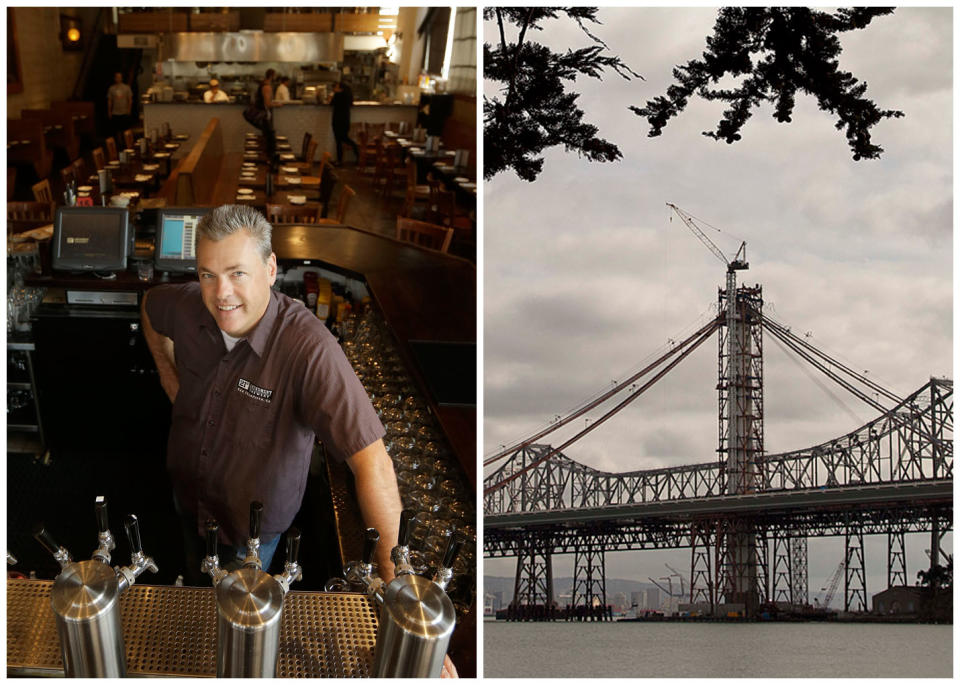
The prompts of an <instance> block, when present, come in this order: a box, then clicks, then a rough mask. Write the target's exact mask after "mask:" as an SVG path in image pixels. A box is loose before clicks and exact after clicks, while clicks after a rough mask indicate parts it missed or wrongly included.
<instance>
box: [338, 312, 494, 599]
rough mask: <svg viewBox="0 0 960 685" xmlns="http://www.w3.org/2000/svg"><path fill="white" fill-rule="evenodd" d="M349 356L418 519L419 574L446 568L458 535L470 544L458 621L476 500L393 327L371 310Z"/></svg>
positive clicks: (348, 339)
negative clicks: (449, 546) (445, 555)
mask: <svg viewBox="0 0 960 685" xmlns="http://www.w3.org/2000/svg"><path fill="white" fill-rule="evenodd" d="M345 324H346V325H344V327H343V330H344V338H343V348H344V352H345V353H346V355H347V359H349V360H350V363H351V364H352V365H353V368H354V371H356V374H357V376H358V377H359V378H360V381H361V382H362V383H363V385H364V387H365V388H366V390H367V393H368V394H369V395H370V399H371V401H372V402H373V406H374V408H375V409H376V410H377V413H378V414H379V415H380V420H381V421H382V422H383V425H384V426H385V427H386V429H387V435H386V437H385V438H384V443H385V444H386V447H387V452H388V453H389V454H390V456H391V457H392V459H393V468H394V471H395V472H396V474H397V485H398V486H399V489H400V498H401V499H402V500H403V507H404V509H413V510H415V511H417V512H419V513H418V514H417V516H416V518H415V519H414V520H412V521H411V522H410V526H411V528H410V550H411V552H410V558H411V563H412V565H413V567H414V569H415V570H416V572H417V573H418V574H424V575H431V574H432V569H433V568H436V567H437V566H439V564H440V562H441V557H442V555H443V551H444V550H445V549H446V547H447V539H448V537H449V536H450V535H452V534H453V531H454V530H456V531H459V532H462V533H464V534H465V535H466V536H467V543H466V544H465V545H464V546H463V550H462V552H461V553H460V556H459V557H458V558H457V560H456V564H455V566H454V574H453V578H454V580H453V582H452V583H451V585H450V587H449V588H448V589H447V592H448V594H449V596H450V598H451V599H452V600H453V603H454V607H455V608H456V610H457V615H458V617H462V616H463V614H464V613H465V612H466V611H467V610H468V609H469V608H470V605H471V604H472V602H473V596H474V593H475V591H476V563H475V558H476V540H477V530H476V514H475V506H474V495H473V493H472V492H471V490H470V487H469V485H468V484H467V479H466V476H465V475H464V472H463V469H462V468H461V466H460V464H459V463H458V462H457V458H456V456H455V455H454V453H453V451H452V450H451V449H450V447H449V445H448V444H447V441H446V438H445V436H444V435H443V432H442V431H441V430H440V427H439V425H438V424H437V421H436V419H435V418H434V416H433V414H432V413H431V412H430V410H429V408H428V407H427V403H426V401H425V400H424V399H423V396H422V395H421V393H420V391H419V390H418V388H417V387H416V385H415V384H414V382H413V380H412V379H411V378H410V376H409V375H408V373H407V370H406V367H405V366H404V364H403V361H402V360H401V358H400V355H399V354H398V352H397V348H396V345H395V343H394V341H393V338H392V335H391V333H390V331H389V330H388V329H387V326H386V323H385V322H384V320H383V318H382V317H381V316H380V315H379V313H378V312H376V311H374V309H373V308H372V307H367V308H366V309H365V310H364V312H363V314H361V315H359V316H353V317H351V321H349V322H345Z"/></svg>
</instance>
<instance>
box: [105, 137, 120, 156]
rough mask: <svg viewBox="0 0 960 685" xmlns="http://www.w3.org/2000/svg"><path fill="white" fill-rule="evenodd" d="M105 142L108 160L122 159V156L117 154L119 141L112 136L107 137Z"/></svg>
mask: <svg viewBox="0 0 960 685" xmlns="http://www.w3.org/2000/svg"><path fill="white" fill-rule="evenodd" d="M104 144H105V145H106V146H107V161H108V162H116V161H117V160H118V159H120V158H119V157H118V156H117V143H116V141H115V140H114V139H113V136H110V137H109V138H107V140H106V141H105V143H104Z"/></svg>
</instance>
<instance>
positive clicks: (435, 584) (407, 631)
mask: <svg viewBox="0 0 960 685" xmlns="http://www.w3.org/2000/svg"><path fill="white" fill-rule="evenodd" d="M413 517H414V513H413V512H412V511H409V510H405V511H403V512H402V513H401V515H400V534H399V536H398V544H397V546H396V547H394V548H393V549H392V550H391V552H390V558H391V560H392V561H393V563H394V567H395V574H396V575H395V577H394V578H393V580H391V581H390V582H389V583H384V582H383V580H382V579H381V578H380V577H379V576H377V575H375V574H374V572H373V555H374V552H375V551H376V546H377V543H378V542H379V540H380V535H379V534H378V533H377V531H376V530H375V529H373V528H368V529H367V530H366V532H365V534H364V545H363V556H362V557H361V559H360V560H359V561H354V562H350V563H348V564H347V565H346V566H345V567H344V578H345V579H346V582H347V583H349V585H350V586H352V587H353V588H355V589H358V590H360V591H363V592H365V593H366V594H367V595H369V596H370V597H371V598H373V599H374V600H375V601H376V602H377V603H378V604H379V605H380V625H379V628H378V630H377V644H376V648H375V650H374V660H373V672H372V675H373V676H374V677H378V678H386V677H396V678H423V677H433V678H439V677H440V673H441V671H442V670H443V659H444V656H445V655H446V652H447V646H448V645H449V643H450V637H451V636H452V635H453V629H454V627H455V624H456V612H455V611H454V608H453V602H451V601H450V598H449V597H447V594H446V592H445V591H444V590H445V589H446V587H447V585H448V584H449V582H450V579H451V578H452V577H453V563H454V561H455V559H456V557H457V555H458V554H459V552H460V549H461V547H462V546H463V544H464V541H465V538H464V536H463V535H461V534H458V535H455V536H453V537H452V538H451V540H450V542H449V543H448V545H447V548H446V550H445V551H444V554H443V558H442V561H441V564H440V568H439V569H438V570H437V572H436V573H435V574H434V577H433V579H432V580H430V579H427V578H424V577H423V576H419V575H416V573H414V569H413V566H412V565H411V563H410V547H409V543H408V538H409V532H410V522H411V521H412V520H413ZM341 583H342V581H341ZM336 586H337V583H335V582H333V581H331V582H330V583H328V587H336Z"/></svg>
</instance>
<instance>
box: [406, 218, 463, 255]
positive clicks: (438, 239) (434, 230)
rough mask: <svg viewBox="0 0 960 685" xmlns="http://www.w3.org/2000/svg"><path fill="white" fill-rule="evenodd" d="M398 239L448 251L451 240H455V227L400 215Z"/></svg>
mask: <svg viewBox="0 0 960 685" xmlns="http://www.w3.org/2000/svg"><path fill="white" fill-rule="evenodd" d="M397 240H402V241H404V242H407V243H411V244H413V245H417V246H419V247H426V248H429V249H431V250H439V251H440V252H446V251H447V250H449V249H450V241H451V240H453V229H452V228H447V227H446V226H438V225H437V224H430V223H427V222H426V221H417V220H416V219H408V218H406V217H402V216H398V217H397Z"/></svg>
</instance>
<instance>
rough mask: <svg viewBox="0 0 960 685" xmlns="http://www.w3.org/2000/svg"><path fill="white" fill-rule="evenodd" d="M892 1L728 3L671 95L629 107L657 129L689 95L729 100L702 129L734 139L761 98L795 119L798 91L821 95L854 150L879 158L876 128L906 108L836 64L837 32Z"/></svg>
mask: <svg viewBox="0 0 960 685" xmlns="http://www.w3.org/2000/svg"><path fill="white" fill-rule="evenodd" d="M892 12H893V9H890V8H880V7H869V8H863V7H858V8H852V9H845V8H841V9H838V10H837V11H836V12H835V13H829V12H822V11H816V10H812V9H809V8H806V7H773V8H768V7H726V8H723V9H721V10H720V13H719V15H718V17H717V22H716V24H715V26H714V35H713V36H710V37H708V38H707V50H706V51H705V52H704V53H703V59H695V60H691V61H689V62H687V64H686V65H685V66H681V67H677V68H675V69H674V70H673V75H674V77H675V78H676V80H677V84H675V85H672V86H670V87H669V88H668V89H667V94H666V96H659V97H656V98H654V99H653V100H649V101H648V102H647V104H646V106H645V107H643V108H640V107H631V108H630V109H631V110H633V111H634V112H635V113H636V114H638V115H640V116H642V117H645V118H646V119H647V121H649V122H650V127H651V128H650V133H649V135H650V136H651V137H653V136H658V135H660V133H661V132H662V131H663V128H664V127H665V126H666V125H667V122H668V121H669V120H670V119H671V118H672V117H675V116H677V115H678V114H679V113H680V112H682V111H683V109H684V108H685V107H686V106H687V103H688V101H689V99H690V97H691V96H693V95H699V96H700V97H702V98H705V99H707V100H723V101H725V102H727V103H729V105H730V107H729V109H727V110H726V111H725V112H724V113H723V118H722V119H721V120H720V122H719V123H718V124H717V129H716V130H715V131H704V132H703V134H704V135H706V136H709V137H711V138H714V139H716V140H725V141H726V142H727V143H733V142H735V141H737V140H740V138H741V135H740V130H741V129H742V128H743V125H744V124H745V123H746V122H747V120H748V119H749V118H750V116H751V110H753V109H754V108H755V107H757V106H758V105H760V104H761V103H762V102H764V101H766V102H771V103H773V104H774V117H775V118H776V119H777V121H780V122H789V121H790V120H791V115H792V114H793V107H794V103H795V97H796V93H797V92H798V91H800V92H806V93H809V94H810V95H813V96H815V97H816V98H817V104H818V105H819V107H820V109H822V110H824V111H827V112H831V113H833V114H836V115H837V123H836V127H837V129H838V130H841V129H846V132H845V133H846V137H847V140H848V141H849V145H850V149H851V150H852V151H853V158H854V159H855V160H860V159H864V158H866V159H876V158H879V157H880V153H881V152H883V148H881V147H880V146H878V145H874V144H873V143H872V142H871V138H870V129H871V128H872V127H873V126H874V125H876V124H877V123H878V122H880V120H881V119H887V118H890V117H902V116H903V112H900V111H897V110H888V109H879V108H878V107H877V105H876V104H875V103H874V102H873V101H872V100H868V99H866V98H864V97H863V94H864V93H865V92H866V90H867V84H866V83H860V82H859V81H857V79H856V78H855V77H854V76H853V75H852V74H850V73H849V72H845V71H841V70H840V69H839V68H838V63H837V57H838V55H839V54H840V52H841V47H840V41H839V39H838V38H837V35H836V34H838V33H842V32H844V31H852V30H855V29H862V28H864V27H865V26H867V25H868V24H869V23H870V22H871V21H872V20H873V18H874V17H878V16H882V15H885V14H890V13H892ZM728 75H729V76H734V77H739V76H745V77H746V78H744V79H743V81H742V82H741V83H740V85H739V87H736V88H729V89H717V88H712V87H711V85H712V84H716V83H717V82H718V81H720V79H721V78H723V77H724V76H728Z"/></svg>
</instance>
